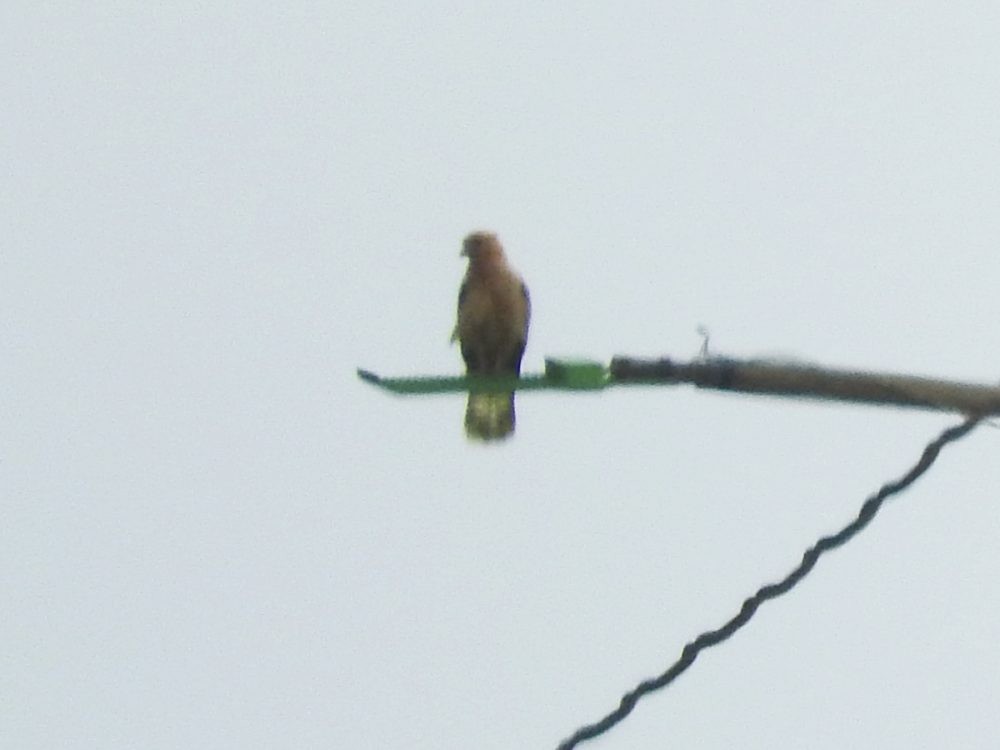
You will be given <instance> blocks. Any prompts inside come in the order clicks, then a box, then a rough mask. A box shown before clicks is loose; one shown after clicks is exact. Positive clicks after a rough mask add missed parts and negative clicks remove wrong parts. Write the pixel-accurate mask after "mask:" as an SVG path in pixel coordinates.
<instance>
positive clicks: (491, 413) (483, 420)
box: [465, 393, 515, 440]
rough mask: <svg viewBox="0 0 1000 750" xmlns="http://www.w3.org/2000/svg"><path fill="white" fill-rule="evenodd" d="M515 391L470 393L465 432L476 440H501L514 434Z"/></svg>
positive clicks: (466, 408) (466, 410) (466, 409)
mask: <svg viewBox="0 0 1000 750" xmlns="http://www.w3.org/2000/svg"><path fill="white" fill-rule="evenodd" d="M514 421H515V416H514V394H513V393H470V394H469V401H468V403H467V404H466V407H465V434H466V435H468V436H469V437H470V438H473V439H476V440H501V439H503V438H505V437H508V436H510V435H513V434H514Z"/></svg>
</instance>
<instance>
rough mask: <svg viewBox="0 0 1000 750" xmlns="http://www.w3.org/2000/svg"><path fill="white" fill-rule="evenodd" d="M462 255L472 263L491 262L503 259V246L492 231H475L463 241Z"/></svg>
mask: <svg viewBox="0 0 1000 750" xmlns="http://www.w3.org/2000/svg"><path fill="white" fill-rule="evenodd" d="M462 257H463V258H468V259H469V262H470V263H490V262H492V261H499V260H502V259H503V246H502V245H501V244H500V240H498V239H497V236H496V235H495V234H493V233H492V232H473V233H472V234H470V235H469V236H468V237H466V238H465V241H464V242H462Z"/></svg>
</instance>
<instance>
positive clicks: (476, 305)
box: [451, 231, 531, 441]
mask: <svg viewBox="0 0 1000 750" xmlns="http://www.w3.org/2000/svg"><path fill="white" fill-rule="evenodd" d="M460 257H465V258H468V259H469V266H468V269H467V270H466V272H465V278H464V279H463V280H462V286H461V288H460V289H459V292H458V316H457V318H458V319H457V321H456V323H455V330H454V331H453V332H452V335H451V340H452V342H455V341H458V342H459V346H460V348H461V351H462V359H463V360H464V361H465V371H466V374H467V375H486V376H490V375H513V376H515V377H517V376H519V375H520V374H521V358H522V357H523V356H524V348H525V345H526V344H527V342H528V324H529V322H530V319H531V300H530V298H529V296H528V287H527V286H525V284H524V280H523V279H522V278H521V277H520V276H519V275H518V273H517V272H516V271H515V270H514V269H513V268H511V267H510V265H509V264H508V263H507V256H506V255H505V254H504V249H503V246H502V245H501V244H500V240H499V239H497V236H496V234H494V233H492V232H485V231H478V232H472V233H471V234H469V235H468V236H467V237H466V238H465V240H464V241H463V242H462V252H461V256H460ZM514 423H515V415H514V392H513V391H509V392H504V393H471V392H470V393H469V400H468V402H467V404H466V408H465V431H466V434H467V435H468V436H469V437H470V438H473V439H477V440H483V441H495V440H500V439H503V438H506V437H509V436H510V435H512V434H513V433H514Z"/></svg>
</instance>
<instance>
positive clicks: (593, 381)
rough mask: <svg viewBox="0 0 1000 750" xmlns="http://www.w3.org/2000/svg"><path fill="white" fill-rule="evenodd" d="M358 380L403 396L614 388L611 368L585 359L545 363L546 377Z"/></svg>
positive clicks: (365, 375) (366, 376) (367, 375)
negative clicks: (611, 385) (611, 386)
mask: <svg viewBox="0 0 1000 750" xmlns="http://www.w3.org/2000/svg"><path fill="white" fill-rule="evenodd" d="M358 377H359V378H361V379H362V380H364V381H365V382H366V383H371V384H372V385H374V386H377V387H378V388H382V389H383V390H386V391H389V392H390V393H396V394H400V395H421V394H431V393H461V392H464V391H469V392H473V393H506V392H507V391H533V390H543V389H548V390H563V391H593V390H600V389H602V388H605V387H607V386H608V385H610V379H609V375H608V369H607V367H605V366H604V365H603V364H602V363H600V362H595V361H593V360H581V359H556V358H550V359H546V360H545V372H544V373H542V374H534V375H522V376H521V377H519V378H515V377H485V376H473V377H468V376H459V377H452V376H444V377H439V376H433V375H428V376H419V377H412V378H384V377H382V376H381V375H376V374H375V373H374V372H371V371H370V370H362V369H359V370H358Z"/></svg>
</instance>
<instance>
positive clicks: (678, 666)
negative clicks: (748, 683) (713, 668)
mask: <svg viewBox="0 0 1000 750" xmlns="http://www.w3.org/2000/svg"><path fill="white" fill-rule="evenodd" d="M979 420H980V417H978V416H971V417H969V418H968V419H967V420H966V421H965V422H963V423H962V424H959V425H955V426H954V427H949V428H948V429H947V430H945V431H944V432H942V433H941V435H939V436H938V437H937V439H935V440H934V441H932V442H931V443H929V444H928V445H927V447H926V448H924V452H923V454H922V455H921V456H920V459H919V460H918V461H917V463H916V464H914V466H913V468H911V469H910V470H909V471H908V472H906V474H904V475H903V476H902V477H901V478H899V479H897V480H895V481H893V482H888V483H886V484H884V485H882V489H880V490H879V491H878V492H877V493H876V494H874V495H872V496H871V497H869V498H868V499H867V500H865V502H864V504H863V505H862V506H861V511H860V512H859V513H858V517H857V518H856V519H854V520H853V521H852V522H851V523H849V524H848V525H847V526H845V527H844V528H843V529H841V530H840V531H838V532H837V533H836V534H832V535H830V536H826V537H822V538H821V539H820V540H819V541H818V542H816V544H814V545H813V546H812V547H810V548H809V549H808V550H806V552H805V554H804V555H802V562H801V563H799V566H798V567H797V568H795V569H794V570H793V571H792V572H791V573H789V574H788V575H787V576H785V578H784V579H782V580H781V581H779V582H778V583H772V584H769V585H767V586H763V587H761V588H760V589H758V590H757V593H756V594H754V595H753V596H751V597H750V598H749V599H747V600H746V601H744V602H743V607H742V608H741V609H740V611H739V614H737V615H736V616H735V617H733V618H732V619H731V620H730V621H729V622H727V623H726V624H725V625H723V626H722V627H721V628H719V629H718V630H710V631H708V632H705V633H702V634H701V635H699V636H698V637H697V638H695V639H694V640H693V641H691V642H690V643H688V644H687V645H686V646H684V650H683V651H681V656H680V658H679V659H678V660H677V661H676V662H674V663H673V664H672V665H671V666H670V668H669V669H667V671H666V672H664V673H663V674H661V675H659V676H658V677H653V678H651V679H649V680H646V681H644V682H641V683H640V684H639V685H637V686H636V687H635V689H634V690H632V691H630V692H628V693H626V694H625V695H624V696H622V699H621V702H620V703H619V704H618V708H616V709H615V710H614V711H612V712H611V713H609V714H608V715H607V716H605V717H604V718H603V719H601V720H600V721H598V722H596V723H594V724H588V725H586V726H583V727H580V728H579V729H577V730H576V731H575V732H574V733H573V734H572V736H570V737H569V738H567V739H565V740H563V742H562V743H561V744H560V745H559V750H571V749H572V748H574V747H576V746H577V745H578V744H579V743H581V742H584V741H585V740H589V739H593V738H594V737H597V736H598V735H600V734H604V732H606V731H608V730H609V729H611V727H613V726H615V725H616V724H617V723H618V722H620V721H621V720H622V719H624V718H625V717H626V716H628V715H629V714H630V713H631V712H632V709H633V708H635V705H636V703H638V702H639V699H640V698H642V697H644V696H645V695H647V694H648V693H651V692H653V691H654V690H659V689H661V688H664V687H666V686H667V685H669V684H670V683H671V682H673V681H674V679H676V678H677V677H678V676H679V675H680V674H681V673H682V672H684V670H686V669H687V668H688V667H690V666H691V665H692V664H693V663H694V660H695V659H696V658H697V657H698V654H699V653H701V651H702V649H706V648H708V647H709V646H714V645H716V644H717V643H721V642H722V641H724V640H726V639H727V638H729V636H731V635H732V634H733V633H735V632H736V631H737V630H739V629H740V628H741V627H743V626H744V625H746V624H747V622H749V621H750V618H751V617H753V615H754V612H756V611H757V608H758V607H760V605H761V604H763V603H764V602H766V601H767V600H768V599H774V598H775V597H777V596H781V595H782V594H784V593H785V592H786V591H789V590H790V589H791V588H792V587H793V586H795V584H796V583H798V582H799V581H800V580H802V578H803V577H805V575H806V573H808V572H809V571H810V570H812V568H813V566H814V565H815V564H816V561H817V560H818V559H819V557H820V555H822V554H823V553H824V552H827V551H829V550H831V549H834V548H836V547H839V546H840V545H842V544H844V542H846V541H847V540H849V539H850V538H851V537H853V536H854V535H855V534H857V533H858V532H859V531H861V530H862V529H863V528H864V527H865V526H867V525H868V523H869V522H870V521H871V520H872V519H873V518H874V517H875V514H876V513H878V511H879V508H881V506H882V503H883V502H884V501H885V500H886V498H888V497H890V496H892V495H895V494H897V493H899V492H901V491H902V490H904V489H906V488H907V487H909V486H910V485H911V484H913V482H915V481H916V480H917V479H918V478H919V477H920V475H921V474H923V473H924V472H925V471H927V469H929V468H930V467H931V465H932V464H933V463H934V461H935V460H936V459H937V457H938V453H940V452H941V448H943V447H944V446H945V445H947V444H948V443H951V442H953V441H955V440H958V439H959V438H962V437H964V436H965V435H966V434H968V433H969V432H970V431H971V430H972V428H974V427H975V426H976V425H977V424H978V423H979Z"/></svg>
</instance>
